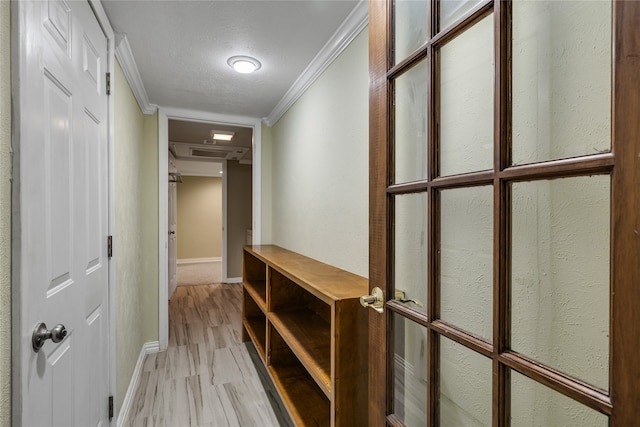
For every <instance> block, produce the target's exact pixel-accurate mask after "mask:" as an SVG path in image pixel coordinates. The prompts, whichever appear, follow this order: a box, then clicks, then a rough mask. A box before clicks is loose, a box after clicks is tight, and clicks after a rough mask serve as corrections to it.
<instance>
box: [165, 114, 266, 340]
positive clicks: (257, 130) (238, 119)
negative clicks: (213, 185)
mask: <svg viewBox="0 0 640 427" xmlns="http://www.w3.org/2000/svg"><path fill="white" fill-rule="evenodd" d="M169 118H171V119H178V120H188V121H202V122H213V123H221V124H230V125H236V126H245V127H250V128H253V165H252V167H253V170H254V173H253V191H252V195H253V199H252V216H253V243H254V244H256V245H258V244H260V242H261V238H262V237H261V227H260V225H261V224H262V209H261V204H260V203H261V200H262V198H261V193H262V177H261V176H260V175H259V174H256V172H255V171H256V170H258V171H260V170H261V169H260V162H261V157H260V153H261V149H260V147H261V145H262V120H260V119H257V118H254V117H246V116H234V115H226V114H216V113H209V112H204V111H195V110H184V109H178V108H164V107H160V108H159V110H158V127H159V132H158V166H159V168H158V169H159V171H160V173H159V187H160V188H159V190H158V191H159V197H160V198H159V200H158V202H159V206H158V210H159V213H158V218H159V226H158V228H159V240H160V244H159V245H158V246H159V247H158V250H159V251H160V255H159V266H158V270H159V271H158V287H159V289H158V300H159V301H158V303H159V309H158V337H159V339H160V348H161V349H165V348H166V347H167V344H168V342H169V308H168V296H167V294H168V292H169V290H168V287H169V280H168V274H169V272H168V268H167V263H168V258H169V253H168V250H169V249H168V245H165V244H163V243H162V242H163V239H164V241H165V242H166V240H167V236H168V232H169V231H168V223H167V222H168V209H169V204H168V190H167V189H166V187H165V189H164V190H163V189H162V186H168V184H167V181H168V173H169V172H168V169H167V168H168V166H167V162H168V160H167V158H168V154H167V153H168V152H169V137H168V130H169ZM163 164H164V166H163ZM163 168H164V169H163ZM225 168H226V167H225ZM163 170H164V175H163V172H162V171H163ZM226 175H227V173H226V171H225V172H224V173H223V179H222V181H223V191H224V185H225V184H224V183H225V182H226V178H225V176H226ZM163 191H164V194H163ZM222 212H223V215H226V214H225V212H226V199H223V209H222ZM225 229H226V225H225ZM223 236H224V233H223ZM222 246H223V247H222V250H223V253H222V259H223V262H222V267H223V268H225V263H226V257H225V251H226V249H225V247H226V245H225V244H224V241H223V245H222ZM223 277H224V276H223ZM236 279H237V278H233V280H236ZM239 279H240V282H241V281H242V278H239Z"/></svg>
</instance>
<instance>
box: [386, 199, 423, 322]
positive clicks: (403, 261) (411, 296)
mask: <svg viewBox="0 0 640 427" xmlns="http://www.w3.org/2000/svg"><path fill="white" fill-rule="evenodd" d="M395 202H396V209H395V250H394V259H395V264H394V271H395V273H394V286H395V291H396V293H398V292H400V291H402V292H404V297H403V298H401V299H403V300H406V301H407V302H406V304H408V305H409V307H411V308H413V309H414V310H418V311H421V312H423V313H426V312H427V256H428V252H427V193H416V194H405V195H401V196H396V198H395Z"/></svg>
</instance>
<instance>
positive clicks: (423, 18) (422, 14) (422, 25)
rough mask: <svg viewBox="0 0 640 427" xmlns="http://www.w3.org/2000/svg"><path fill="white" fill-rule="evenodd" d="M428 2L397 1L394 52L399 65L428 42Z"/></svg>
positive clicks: (418, 0)
mask: <svg viewBox="0 0 640 427" xmlns="http://www.w3.org/2000/svg"><path fill="white" fill-rule="evenodd" d="M428 3H429V1H428V0H395V1H394V2H393V18H394V30H395V31H394V33H393V41H394V52H395V55H394V57H395V61H394V63H398V62H400V61H402V60H403V59H405V58H406V57H408V56H409V55H410V54H411V53H412V52H413V51H415V50H416V49H417V48H419V47H420V46H422V45H423V44H424V43H425V42H426V41H427V4H428Z"/></svg>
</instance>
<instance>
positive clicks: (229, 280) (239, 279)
mask: <svg viewBox="0 0 640 427" xmlns="http://www.w3.org/2000/svg"><path fill="white" fill-rule="evenodd" d="M222 282H223V283H242V277H228V278H226V279H223V280H222Z"/></svg>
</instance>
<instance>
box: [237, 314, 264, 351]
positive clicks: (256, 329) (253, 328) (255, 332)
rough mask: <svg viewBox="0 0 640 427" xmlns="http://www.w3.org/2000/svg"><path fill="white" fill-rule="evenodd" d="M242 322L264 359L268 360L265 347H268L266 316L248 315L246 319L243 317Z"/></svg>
mask: <svg viewBox="0 0 640 427" xmlns="http://www.w3.org/2000/svg"><path fill="white" fill-rule="evenodd" d="M242 324H243V325H244V327H245V329H246V330H247V332H248V333H249V337H250V338H251V341H253V344H254V345H255V346H256V348H257V349H258V352H259V353H260V356H262V360H263V361H264V360H266V358H267V356H266V352H265V347H266V336H265V334H266V328H267V327H266V318H265V317H258V316H254V317H247V318H245V319H242ZM260 331H262V333H260ZM260 338H262V339H260Z"/></svg>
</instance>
